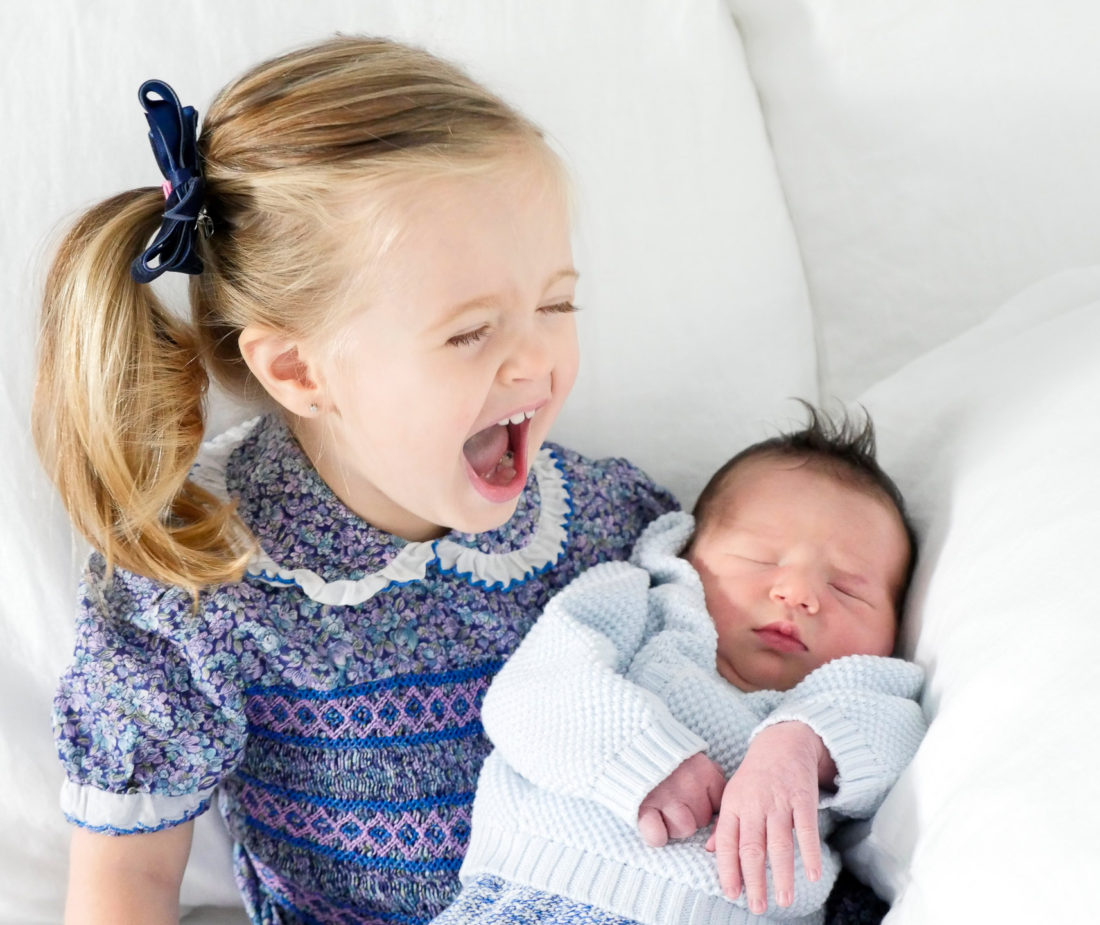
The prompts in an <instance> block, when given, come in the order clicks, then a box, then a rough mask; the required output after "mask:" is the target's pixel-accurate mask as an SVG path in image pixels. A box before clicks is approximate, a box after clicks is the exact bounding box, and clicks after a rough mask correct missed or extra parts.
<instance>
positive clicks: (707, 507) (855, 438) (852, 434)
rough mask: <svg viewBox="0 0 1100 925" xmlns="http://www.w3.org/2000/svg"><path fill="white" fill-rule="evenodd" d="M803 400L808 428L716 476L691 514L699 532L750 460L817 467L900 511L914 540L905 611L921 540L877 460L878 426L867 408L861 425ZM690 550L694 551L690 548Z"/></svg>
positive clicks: (760, 447) (757, 449) (904, 586)
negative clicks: (733, 477) (735, 474)
mask: <svg viewBox="0 0 1100 925" xmlns="http://www.w3.org/2000/svg"><path fill="white" fill-rule="evenodd" d="M799 401H801V403H802V405H803V406H804V407H805V409H806V411H807V413H808V415H809V421H808V422H807V423H806V426H805V427H803V428H802V429H801V430H795V431H790V432H788V433H784V434H780V435H779V436H776V437H770V438H768V439H767V440H761V441H760V442H758V443H754V444H752V445H751V446H747V447H745V449H743V450H741V452H739V453H737V454H736V455H735V456H734V457H733V458H731V459H730V460H729V461H728V462H726V463H725V464H724V465H723V466H722V467H721V468H720V469H719V470H718V471H717V472H715V473H714V475H713V476H711V478H710V481H709V482H707V484H706V487H705V488H704V489H703V491H702V493H701V494H700V495H699V500H698V501H696V502H695V507H694V509H693V510H692V514H693V515H694V516H695V522H696V532H697V533H698V531H699V528H700V527H701V526H702V525H703V524H704V523H706V521H707V520H708V519H709V518H710V517H713V516H714V515H715V514H716V513H717V511H718V509H719V507H720V505H719V503H718V502H719V499H720V498H721V496H722V493H723V492H724V490H725V488H726V483H727V482H728V481H729V477H730V475H731V474H732V473H733V471H734V470H735V469H737V467H738V466H740V465H741V464H742V463H744V462H747V461H748V460H750V459H758V458H772V459H785V460H790V461H792V462H794V463H797V464H799V465H808V466H812V467H814V468H816V469H817V470H819V471H821V472H823V473H825V474H826V475H828V476H830V477H832V478H836V479H839V480H842V481H844V482H847V483H848V484H850V485H852V486H853V487H855V488H857V489H859V490H861V491H865V492H866V493H867V494H870V495H873V496H876V497H879V498H881V499H882V500H884V501H886V502H887V503H889V504H891V505H892V506H893V507H894V509H895V510H896V511H897V512H898V516H899V517H900V518H901V523H902V526H903V528H904V529H905V535H906V538H907V539H908V541H909V565H908V568H907V569H906V572H905V576H904V578H903V580H902V583H901V587H900V589H899V591H898V606H899V609H900V605H901V602H902V601H903V600H904V598H905V592H906V591H907V590H908V588H909V580H910V579H911V578H912V575H913V569H914V567H915V566H916V558H917V535H916V531H915V530H914V529H913V525H912V523H911V521H910V519H909V513H908V511H907V510H906V506H905V499H904V498H903V497H902V494H901V491H900V490H899V489H898V486H897V485H896V484H895V483H894V480H893V479H892V478H890V476H888V475H887V474H886V473H885V472H884V471H883V469H882V467H881V466H880V465H879V464H878V460H877V459H876V458H875V449H876V447H875V427H874V424H873V423H872V421H871V416H870V414H868V413H867V409H866V408H862V407H861V409H860V410H861V411H862V412H863V413H862V420H860V419H859V418H855V417H853V416H852V415H851V414H849V413H848V412H846V411H845V412H842V413H841V414H839V415H836V416H834V415H830V414H828V413H827V412H825V411H823V410H822V409H820V408H816V407H814V406H813V405H812V404H810V403H809V402H807V401H802V400H801V399H799ZM688 548H689V550H690V545H689V547H688Z"/></svg>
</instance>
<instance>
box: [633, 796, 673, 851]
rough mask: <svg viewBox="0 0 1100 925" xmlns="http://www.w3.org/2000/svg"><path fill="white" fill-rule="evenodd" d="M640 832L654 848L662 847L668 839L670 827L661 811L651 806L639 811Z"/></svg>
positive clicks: (643, 838)
mask: <svg viewBox="0 0 1100 925" xmlns="http://www.w3.org/2000/svg"><path fill="white" fill-rule="evenodd" d="M638 834H639V835H641V836H642V841H644V842H645V843H646V844H647V845H649V846H650V847H652V848H660V847H661V846H662V845H664V844H665V843H666V842H667V841H668V829H667V828H666V826H665V820H664V818H663V817H662V816H661V814H660V812H658V811H657V810H656V809H654V808H653V807H651V806H647V807H643V808H642V810H641V812H639V813H638Z"/></svg>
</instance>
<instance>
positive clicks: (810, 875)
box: [806, 870, 821, 883]
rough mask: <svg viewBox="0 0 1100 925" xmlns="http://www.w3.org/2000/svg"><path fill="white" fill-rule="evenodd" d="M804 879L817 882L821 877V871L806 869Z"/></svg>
mask: <svg viewBox="0 0 1100 925" xmlns="http://www.w3.org/2000/svg"><path fill="white" fill-rule="evenodd" d="M806 879H807V880H809V881H810V883H817V881H818V880H820V879H821V871H820V870H808V871H806Z"/></svg>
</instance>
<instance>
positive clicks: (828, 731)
mask: <svg viewBox="0 0 1100 925" xmlns="http://www.w3.org/2000/svg"><path fill="white" fill-rule="evenodd" d="M785 722H801V723H805V724H806V725H807V726H809V727H810V728H811V729H812V730H813V731H814V732H816V733H817V734H818V735H819V736H820V737H821V741H822V742H824V743H825V747H826V748H827V749H828V750H829V754H830V755H831V756H832V759H833V762H834V763H835V764H836V778H835V780H834V785H835V786H836V792H835V793H824V794H822V796H821V798H820V800H819V803H818V805H819V807H820V808H821V809H833V810H837V811H839V812H843V813H845V814H846V815H855V816H857V817H862V816H869V815H871V814H872V813H873V812H874V810H875V809H876V808H877V806H878V803H879V802H880V801H881V800H882V798H883V796H884V795H885V793H886V789H887V788H888V787H889V786H890V784H891V783H892V782H893V781H892V780H891V779H890V778H891V775H890V772H889V770H888V769H887V768H885V767H884V766H883V765H882V763H881V762H880V761H879V760H878V758H877V757H876V755H875V753H874V752H873V751H872V750H871V747H870V745H869V744H868V742H867V739H866V737H865V736H864V735H863V731H862V730H861V729H860V728H859V726H858V725H857V724H856V723H854V722H852V721H851V720H850V719H849V718H848V717H846V716H845V715H844V714H843V713H842V712H841V711H840V710H838V709H837V708H836V705H835V703H814V702H806V701H803V702H801V703H799V704H797V705H794V704H792V705H791V707H790V708H782V709H779V710H777V711H776V712H775V713H772V714H771V715H769V716H768V718H767V719H766V720H764V722H762V723H761V724H760V725H759V726H757V727H756V729H755V730H753V734H752V735H753V738H755V737H756V735H757V733H759V732H760V731H761V730H762V729H766V728H767V727H768V726H774V725H776V724H777V723H785Z"/></svg>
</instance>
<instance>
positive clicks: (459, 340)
mask: <svg viewBox="0 0 1100 925" xmlns="http://www.w3.org/2000/svg"><path fill="white" fill-rule="evenodd" d="M488 334H489V325H487V324H483V325H482V326H481V327H480V328H474V330H472V331H463V333H461V334H456V335H455V336H454V337H448V338H447V344H448V345H449V346H451V347H466V346H469V345H470V344H476V343H477V342H478V341H479V340H481V339H483V338H484V337H486V336H488Z"/></svg>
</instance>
